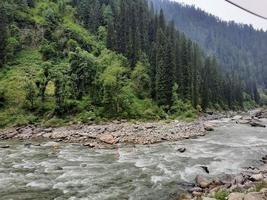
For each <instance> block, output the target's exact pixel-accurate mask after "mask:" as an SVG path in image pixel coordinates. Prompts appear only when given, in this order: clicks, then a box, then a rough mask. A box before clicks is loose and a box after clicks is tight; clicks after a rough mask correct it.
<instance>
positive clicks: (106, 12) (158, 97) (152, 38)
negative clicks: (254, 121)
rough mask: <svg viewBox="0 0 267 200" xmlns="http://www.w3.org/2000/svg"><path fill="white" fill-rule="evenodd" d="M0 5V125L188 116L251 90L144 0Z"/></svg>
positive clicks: (29, 0)
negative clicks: (221, 67)
mask: <svg viewBox="0 0 267 200" xmlns="http://www.w3.org/2000/svg"><path fill="white" fill-rule="evenodd" d="M0 11H1V12H0V19H1V20H0V41H1V43H0V55H1V60H0V61H1V62H0V66H1V67H0V127H6V126H14V125H24V124H28V123H38V124H42V125H45V126H53V125H63V124H65V123H68V122H72V123H81V122H83V123H89V122H91V121H99V120H106V119H114V118H124V119H139V120H140V119H145V120H152V119H154V120H155V119H168V118H171V119H173V118H182V119H185V118H191V119H192V118H194V117H195V116H196V114H197V112H200V111H203V110H205V109H207V108H215V109H241V108H247V107H250V106H254V105H255V102H258V100H259V99H258V98H259V97H258V92H257V89H256V88H255V87H254V88H253V90H248V91H246V90H244V88H243V85H242V82H241V80H240V79H239V78H238V77H237V76H236V75H235V74H234V75H229V74H228V75H227V74H225V73H222V72H221V71H220V69H218V67H217V61H216V59H215V58H214V57H212V56H205V55H207V54H208V53H204V52H203V51H202V50H201V49H200V48H199V46H198V45H197V44H196V43H194V42H192V41H191V40H190V39H188V37H186V35H184V34H182V33H181V32H179V31H178V30H176V29H175V28H174V24H172V23H168V22H167V20H165V17H164V14H163V12H160V13H159V14H155V13H154V11H153V10H151V9H149V7H148V4H147V2H146V1H145V0H135V1H132V0H112V1H106V0H78V1H77V0H69V1H67V0H57V1H55V0H26V1H24V0H17V1H6V0H4V1H1V2H0Z"/></svg>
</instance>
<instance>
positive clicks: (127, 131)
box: [0, 110, 267, 148]
mask: <svg viewBox="0 0 267 200" xmlns="http://www.w3.org/2000/svg"><path fill="white" fill-rule="evenodd" d="M266 113H267V112H266V110H258V111H257V112H254V113H253V114H250V117H247V114H244V113H243V116H240V115H236V113H226V114H222V113H217V114H215V113H208V114H206V115H204V116H202V117H199V119H197V120H196V121H194V122H190V123H188V122H181V121H177V120H173V121H171V122H164V121H159V122H138V123H131V122H127V121H124V120H121V121H112V122H109V123H106V124H98V125H97V124H94V125H85V124H79V125H71V126H66V127H60V128H51V127H50V128H43V127H40V126H35V125H28V126H24V127H17V128H9V129H4V130H0V140H11V139H18V140H24V141H29V140H52V141H55V142H65V143H77V144H81V145H84V146H87V147H89V148H114V147H117V145H118V144H131V145H135V144H142V145H149V144H155V143H160V142H165V141H171V142H173V141H179V140H182V139H190V138H197V137H200V136H205V135H206V134H207V132H208V131H213V130H214V127H215V125H214V124H212V123H209V121H211V120H214V119H215V120H218V119H221V118H229V117H231V118H232V120H235V121H236V123H242V124H250V125H251V126H262V125H261V124H260V121H259V120H258V119H259V118H260V117H261V116H265V115H266ZM233 116H235V117H233Z"/></svg>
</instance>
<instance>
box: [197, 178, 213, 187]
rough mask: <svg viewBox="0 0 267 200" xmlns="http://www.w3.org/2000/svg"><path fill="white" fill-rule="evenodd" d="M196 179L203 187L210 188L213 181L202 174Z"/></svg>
mask: <svg viewBox="0 0 267 200" xmlns="http://www.w3.org/2000/svg"><path fill="white" fill-rule="evenodd" d="M195 181H196V183H197V185H199V186H200V187H201V188H208V187H209V186H210V184H211V181H209V180H208V179H206V178H204V177H203V176H200V175H198V176H197V177H196V179H195Z"/></svg>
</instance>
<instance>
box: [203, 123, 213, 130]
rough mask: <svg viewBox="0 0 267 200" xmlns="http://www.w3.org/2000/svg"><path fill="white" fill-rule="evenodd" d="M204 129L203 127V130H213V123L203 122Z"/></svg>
mask: <svg viewBox="0 0 267 200" xmlns="http://www.w3.org/2000/svg"><path fill="white" fill-rule="evenodd" d="M204 129H205V131H214V125H213V124H210V123H205V124H204Z"/></svg>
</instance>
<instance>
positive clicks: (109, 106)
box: [100, 65, 127, 116]
mask: <svg viewBox="0 0 267 200" xmlns="http://www.w3.org/2000/svg"><path fill="white" fill-rule="evenodd" d="M126 72H127V70H126V68H125V67H123V66H121V65H110V66H108V67H107V68H106V69H105V71H104V72H103V74H101V76H100V80H101V82H102V85H103V104H104V108H105V110H106V112H107V113H108V114H110V115H115V116H116V115H118V114H119V113H121V112H123V103H124V102H123V97H124V96H123V94H122V88H123V86H124V84H125V82H124V81H125V79H126Z"/></svg>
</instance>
